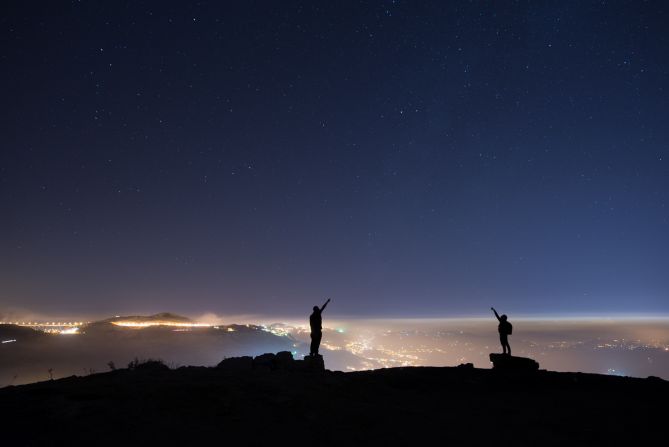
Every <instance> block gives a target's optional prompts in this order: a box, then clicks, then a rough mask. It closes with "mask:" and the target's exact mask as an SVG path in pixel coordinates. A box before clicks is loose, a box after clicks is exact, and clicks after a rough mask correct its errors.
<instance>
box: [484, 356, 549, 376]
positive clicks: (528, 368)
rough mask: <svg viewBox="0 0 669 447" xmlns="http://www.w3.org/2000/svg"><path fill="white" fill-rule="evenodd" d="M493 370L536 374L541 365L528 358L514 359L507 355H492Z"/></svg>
mask: <svg viewBox="0 0 669 447" xmlns="http://www.w3.org/2000/svg"><path fill="white" fill-rule="evenodd" d="M490 361H491V362H492V365H493V366H492V369H494V370H497V371H514V372H535V371H538V370H539V363H538V362H537V361H536V360H533V359H529V358H527V357H514V356H512V355H507V354H490Z"/></svg>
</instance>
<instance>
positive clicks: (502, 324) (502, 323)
mask: <svg viewBox="0 0 669 447" xmlns="http://www.w3.org/2000/svg"><path fill="white" fill-rule="evenodd" d="M490 309H492V311H493V312H495V317H497V321H499V326H497V330H498V331H499V342H500V343H501V344H502V351H503V353H504V354H509V355H511V345H510V344H509V335H511V333H512V332H513V326H512V325H511V323H509V322H508V321H507V316H506V315H502V316H501V317H500V316H499V314H498V313H497V311H496V310H495V308H494V307H491V308H490Z"/></svg>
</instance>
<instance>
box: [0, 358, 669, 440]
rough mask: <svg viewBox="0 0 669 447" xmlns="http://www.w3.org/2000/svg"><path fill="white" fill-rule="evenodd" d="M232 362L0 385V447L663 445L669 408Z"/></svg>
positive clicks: (466, 369)
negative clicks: (70, 446)
mask: <svg viewBox="0 0 669 447" xmlns="http://www.w3.org/2000/svg"><path fill="white" fill-rule="evenodd" d="M249 358H250V357H249ZM326 361H327V359H326ZM286 362H287V363H286ZM233 363H235V362H234V361H232V360H227V361H223V362H221V365H220V367H211V368H205V367H181V368H178V369H168V368H165V367H164V366H162V365H160V364H156V363H153V364H148V365H147V367H141V366H140V367H137V366H138V365H135V367H134V368H133V369H119V370H116V371H112V372H108V373H104V374H93V375H90V376H87V377H70V378H64V379H60V380H54V381H46V382H41V383H36V384H31V385H24V386H18V387H6V388H3V389H0V420H2V421H3V423H4V424H5V425H4V426H5V427H7V429H6V430H4V431H3V441H6V442H8V443H9V442H10V441H14V442H16V441H19V445H47V444H48V443H49V442H51V441H53V440H58V439H65V440H67V442H68V443H75V442H81V441H88V442H90V440H92V439H94V440H95V441H96V445H112V444H114V445H119V444H123V445H142V444H143V445H177V444H182V445H195V443H197V442H205V441H207V442H215V443H216V444H231V443H233V444H238V445H285V444H290V445H306V444H308V445H325V446H329V445H332V446H341V445H422V444H429V445H432V444H435V442H436V443H437V444H438V445H495V446H498V445H509V446H511V445H513V446H525V445H527V446H566V445H569V446H571V445H588V446H591V445H602V446H603V445H606V446H610V445H629V446H633V445H654V444H660V443H661V440H662V439H663V438H664V431H665V429H664V427H665V415H666V411H665V408H666V402H668V401H669V383H668V382H665V381H664V380H661V379H657V378H648V379H637V378H627V377H615V376H604V375H596V374H581V373H556V372H550V371H543V370H539V371H536V372H535V373H533V374H530V375H527V374H519V375H514V374H509V373H508V372H504V373H500V372H497V371H495V370H492V369H476V368H473V367H472V366H471V365H469V366H463V367H454V368H429V367H406V368H391V369H380V370H373V371H361V372H352V373H341V372H329V371H322V370H321V371H315V372H314V371H313V370H305V369H303V368H292V367H290V366H289V367H285V365H286V364H288V365H292V363H291V360H289V359H288V358H287V356H286V354H284V353H282V354H279V355H274V354H269V355H262V356H259V357H257V360H256V359H253V360H246V361H245V360H242V361H241V362H240V363H239V364H236V365H235V364H233ZM264 365H268V366H267V367H265V366H264ZM282 365H284V366H282ZM149 366H151V367H149ZM627 439H629V441H624V440H627ZM8 445H9V444H8Z"/></svg>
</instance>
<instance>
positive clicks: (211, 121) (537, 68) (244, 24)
mask: <svg viewBox="0 0 669 447" xmlns="http://www.w3.org/2000/svg"><path fill="white" fill-rule="evenodd" d="M101 3H102V2H56V1H50V2H36V3H35V2H30V3H27V2H7V3H6V4H4V8H3V9H4V12H3V14H2V18H1V19H0V27H1V28H0V33H1V36H2V38H1V39H0V61H1V62H2V67H3V69H2V72H1V73H0V77H1V79H2V83H1V87H0V88H1V89H2V98H3V100H2V102H3V106H2V108H0V113H1V115H0V118H1V121H0V129H1V143H0V145H1V149H0V253H1V254H0V307H22V308H28V309H32V310H35V311H41V312H55V311H58V312H61V313H68V312H70V313H77V314H78V313H89V314H90V313H98V314H107V313H128V312H152V311H162V310H172V311H177V312H182V313H200V312H204V311H215V312H219V313H270V314H272V313H273V314H301V313H305V312H306V313H308V312H309V310H310V308H311V306H313V305H314V304H317V303H319V302H321V301H323V300H324V298H325V297H332V298H333V303H332V305H331V309H329V310H330V312H333V313H339V314H348V315H363V316H373V315H379V316H428V315H433V316H451V315H462V314H474V313H484V312H487V311H488V309H489V307H490V305H495V306H497V307H498V308H499V309H500V310H502V311H504V312H509V313H514V312H515V313H516V314H518V313H578V312H590V313H600V314H608V313H613V312H631V313H639V312H640V313H666V312H668V311H669V274H668V273H669V253H668V250H667V249H668V248H669V224H668V218H669V208H668V207H667V205H668V201H669V149H668V148H669V129H668V126H667V123H669V112H668V108H669V95H668V93H669V92H668V91H667V88H669V87H668V86H669V82H668V81H669V51H667V48H669V32H668V31H667V26H666V24H667V23H669V11H668V10H667V9H668V6H667V4H666V3H665V2H639V1H628V2H596V3H595V2H584V1H576V2H569V1H562V2H551V3H545V4H539V3H538V2H494V3H492V4H491V2H472V3H469V2H468V3H465V2H442V1H435V2H421V4H415V3H417V2H408V1H384V2H339V1H337V2H318V1H309V2H303V4H299V3H294V2H283V1H282V2H276V1H267V2H252V1H248V2H247V1H244V2H235V3H232V2H198V3H197V4H192V5H186V4H185V3H186V2H181V1H175V2H170V1H155V2H138V1H132V2H121V1H118V2H116V1H115V2H106V4H104V5H101Z"/></svg>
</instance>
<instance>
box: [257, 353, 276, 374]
mask: <svg viewBox="0 0 669 447" xmlns="http://www.w3.org/2000/svg"><path fill="white" fill-rule="evenodd" d="M275 358H276V354H272V353H270V352H268V353H266V354H262V355H259V356H256V357H254V358H253V369H259V370H272V369H274V359H275Z"/></svg>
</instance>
